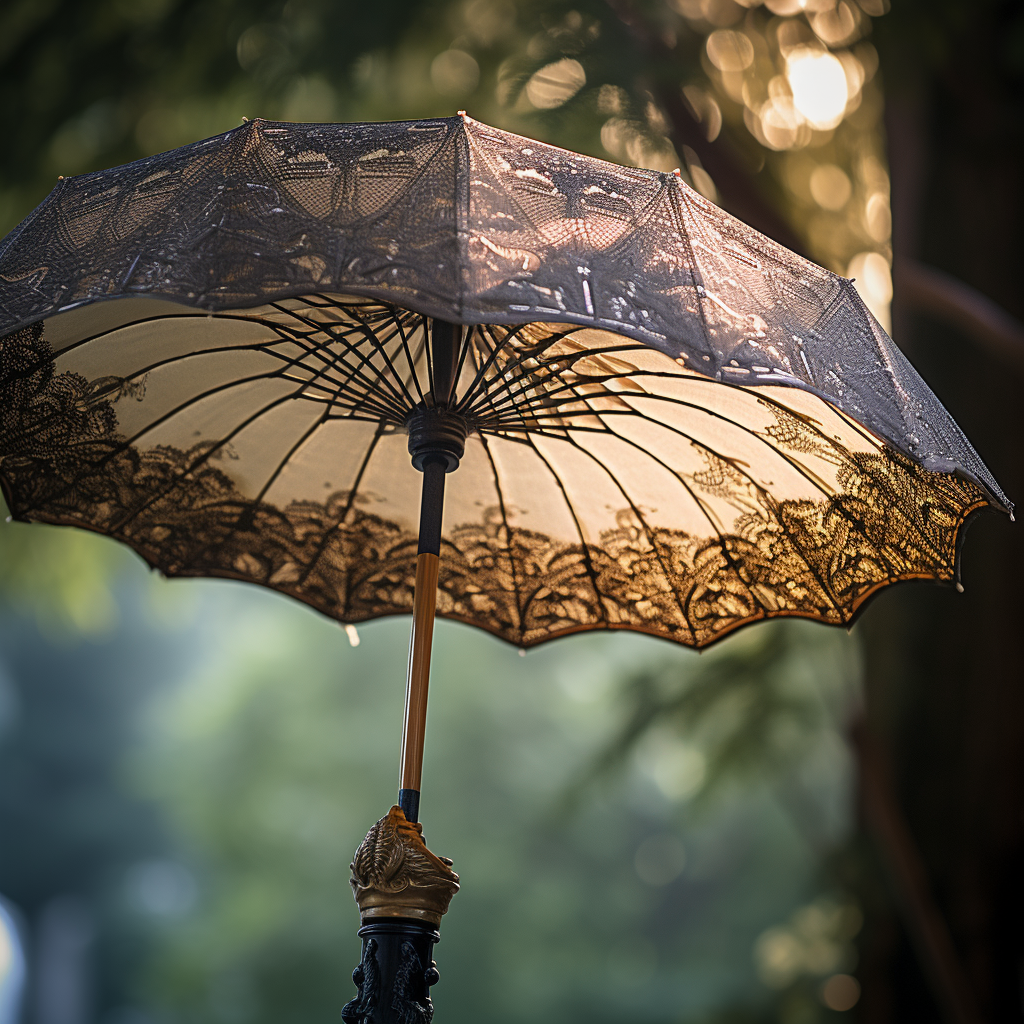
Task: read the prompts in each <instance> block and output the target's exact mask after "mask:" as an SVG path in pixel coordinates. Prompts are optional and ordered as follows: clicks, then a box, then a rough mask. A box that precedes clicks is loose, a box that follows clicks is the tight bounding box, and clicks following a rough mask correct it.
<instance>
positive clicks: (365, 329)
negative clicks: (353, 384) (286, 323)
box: [261, 304, 414, 423]
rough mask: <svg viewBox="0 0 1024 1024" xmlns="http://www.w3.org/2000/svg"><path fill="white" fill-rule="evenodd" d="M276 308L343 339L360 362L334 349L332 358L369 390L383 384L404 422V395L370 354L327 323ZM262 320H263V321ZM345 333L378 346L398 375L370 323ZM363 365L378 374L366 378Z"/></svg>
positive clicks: (410, 397)
mask: <svg viewBox="0 0 1024 1024" xmlns="http://www.w3.org/2000/svg"><path fill="white" fill-rule="evenodd" d="M272 305H274V304H272ZM275 308H279V309H281V310H282V312H286V313H287V314H288V315H289V316H291V317H293V318H294V319H296V320H298V321H299V322H301V323H306V324H309V325H310V326H311V327H313V328H315V331H314V333H317V334H320V333H322V334H326V335H328V337H330V338H331V340H332V341H341V343H342V344H344V345H345V346H346V348H347V350H348V351H349V352H352V353H353V354H355V355H356V357H357V359H358V363H357V365H356V366H355V367H350V366H349V364H348V363H347V361H346V360H345V358H344V357H343V356H342V355H341V354H340V353H335V352H333V351H332V352H331V356H332V359H333V360H335V361H339V362H341V364H342V365H343V366H344V367H345V368H346V369H348V370H349V372H350V375H351V376H358V377H359V379H360V380H363V381H364V383H365V384H366V387H367V389H368V390H373V389H374V385H375V384H378V383H379V384H383V385H384V386H385V387H386V388H387V389H388V390H389V391H390V392H391V393H392V395H393V396H394V399H395V401H396V403H397V404H396V409H398V410H400V415H399V416H398V417H397V420H398V422H399V423H401V422H404V420H405V418H406V415H407V413H408V410H407V409H406V408H404V407H403V406H402V404H401V402H402V395H401V394H400V393H399V391H398V389H397V388H395V386H394V384H393V383H392V381H391V380H389V379H388V377H387V376H386V375H385V374H383V373H381V372H380V371H379V370H377V369H376V368H375V367H373V363H372V362H371V361H370V359H369V357H368V356H364V355H363V354H362V353H361V352H359V350H358V348H356V347H355V346H354V345H352V344H351V343H350V342H349V341H348V339H347V337H341V338H339V337H338V335H337V334H335V333H334V332H332V331H330V330H329V329H328V328H327V325H325V324H317V322H316V321H315V320H310V319H308V318H306V317H303V316H301V315H300V314H299V313H297V312H296V311H295V310H290V309H287V308H286V307H279V306H276V305H275ZM353 316H354V314H353ZM261 322H263V321H261ZM275 326H277V325H275ZM344 334H355V335H361V336H362V338H363V340H366V341H369V342H370V344H371V345H372V346H373V347H374V348H376V349H377V351H378V352H381V354H382V355H384V359H385V362H387V363H388V366H389V368H390V369H391V372H392V374H394V375H395V376H397V373H396V371H395V368H394V367H393V366H392V365H391V362H390V360H389V359H388V358H387V355H386V353H384V352H383V349H382V346H381V345H380V344H379V343H378V339H377V336H376V333H375V332H374V330H373V328H372V327H370V326H369V325H368V324H365V323H363V322H362V321H357V322H356V323H355V324H354V325H353V327H352V328H349V329H347V330H345V332H344ZM392 337H393V335H392ZM327 344H329V343H327ZM321 347H323V346H321ZM361 366H368V367H371V368H373V369H374V373H375V374H376V376H375V378H365V377H364V376H363V374H362V372H361V368H360V367H361ZM399 383H401V381H399ZM402 390H403V391H405V398H406V399H407V400H408V401H409V402H410V404H414V403H413V402H412V395H410V394H409V392H408V390H407V389H405V388H404V387H403V388H402Z"/></svg>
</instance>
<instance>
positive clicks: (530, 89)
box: [526, 57, 587, 110]
mask: <svg viewBox="0 0 1024 1024" xmlns="http://www.w3.org/2000/svg"><path fill="white" fill-rule="evenodd" d="M586 84H587V73H586V72H585V71H584V70H583V65H582V64H581V63H580V62H579V61H578V60H573V59H572V58H571V57H566V58H565V59H564V60H558V61H555V62H554V63H553V64H548V65H546V66H545V67H542V68H541V69H540V70H539V71H536V72H534V74H533V75H532V76H531V78H530V80H529V81H528V82H527V83H526V98H527V99H528V100H529V101H530V102H531V103H532V104H533V105H534V106H535V107H537V108H539V109H540V110H553V109H554V108H555V107H560V106H561V105H562V104H563V103H565V102H566V101H567V100H570V99H572V97H573V96H575V95H576V93H578V92H579V91H580V89H582V88H583V86H585V85H586Z"/></svg>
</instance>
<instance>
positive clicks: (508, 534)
mask: <svg viewBox="0 0 1024 1024" xmlns="http://www.w3.org/2000/svg"><path fill="white" fill-rule="evenodd" d="M480 442H481V444H482V445H483V448H484V454H485V455H486V456H487V461H488V462H489V463H490V464H491V472H492V473H493V474H494V489H495V490H496V491H497V492H498V508H499V509H500V510H501V521H502V522H503V523H504V524H505V538H506V543H507V544H508V562H509V566H510V567H511V571H512V592H513V593H514V594H515V600H516V616H517V618H518V619H519V621H518V623H517V626H518V627H519V636H520V639H522V638H523V636H524V635H525V633H526V624H525V622H524V621H523V618H524V616H523V605H522V594H521V593H520V590H519V578H518V576H517V575H516V556H515V544H514V543H513V539H512V527H511V526H510V525H509V521H508V510H507V508H506V506H505V496H504V494H503V492H502V489H501V480H500V479H499V477H498V467H497V465H496V464H495V462H494V456H493V454H492V453H491V446H490V445H489V444H488V443H487V438H486V437H484V435H483V434H481V435H480Z"/></svg>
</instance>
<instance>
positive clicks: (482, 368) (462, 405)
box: [456, 323, 530, 415]
mask: <svg viewBox="0 0 1024 1024" xmlns="http://www.w3.org/2000/svg"><path fill="white" fill-rule="evenodd" d="M481 326H485V325H481ZM486 326H487V327H488V333H489V329H490V325H489V324H488V325H486ZM529 326H530V325H529V324H528V323H525V324H520V325H519V326H518V327H516V328H515V329H514V330H512V331H510V332H509V333H508V334H506V335H505V337H504V338H503V339H502V340H501V341H500V342H497V341H495V339H494V338H493V336H492V337H490V339H489V340H490V341H491V342H492V344H493V345H494V347H493V348H492V349H491V353H490V355H489V356H488V357H487V358H486V359H485V360H484V361H483V362H482V363H481V364H480V365H479V369H478V370H477V372H476V376H475V377H474V378H473V381H472V383H471V384H470V386H469V387H468V388H467V389H466V396H465V398H463V399H462V401H461V402H459V404H458V406H457V407H456V411H457V412H460V413H462V414H463V415H467V414H468V410H469V409H470V407H471V406H470V400H471V399H472V397H473V394H474V392H475V391H476V388H477V385H478V384H480V383H481V380H482V378H483V375H484V374H485V373H486V372H487V371H488V369H490V367H491V365H492V364H493V363H494V361H495V360H496V359H497V358H498V355H499V353H500V352H501V350H502V349H503V348H504V347H505V345H507V344H508V342H509V339H510V338H515V337H518V335H519V333H520V332H521V331H524V330H526V328H527V327H529ZM480 335H481V337H484V331H481V332H480ZM524 358H525V357H524ZM484 383H485V384H486V383H488V382H486V381H484ZM481 394H487V389H486V388H484V390H483V391H482V392H481Z"/></svg>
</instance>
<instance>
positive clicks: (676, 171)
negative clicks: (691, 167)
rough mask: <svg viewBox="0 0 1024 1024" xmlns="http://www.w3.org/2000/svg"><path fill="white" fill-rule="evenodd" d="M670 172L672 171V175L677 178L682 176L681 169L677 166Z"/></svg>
mask: <svg viewBox="0 0 1024 1024" xmlns="http://www.w3.org/2000/svg"><path fill="white" fill-rule="evenodd" d="M672 173H673V174H674V175H675V176H676V177H677V178H681V177H682V176H683V172H682V171H681V170H680V169H679V168H678V167H676V168H675V169H674V170H673V171H672Z"/></svg>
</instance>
